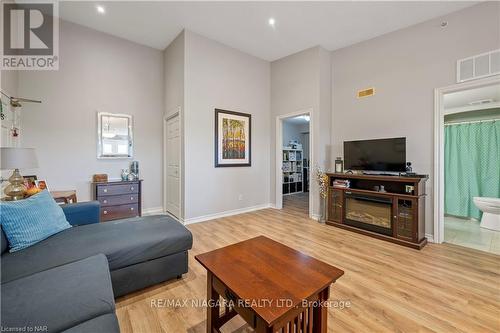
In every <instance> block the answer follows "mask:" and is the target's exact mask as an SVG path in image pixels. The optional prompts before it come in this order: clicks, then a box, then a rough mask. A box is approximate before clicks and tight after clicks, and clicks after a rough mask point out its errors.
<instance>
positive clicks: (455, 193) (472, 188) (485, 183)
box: [444, 121, 500, 219]
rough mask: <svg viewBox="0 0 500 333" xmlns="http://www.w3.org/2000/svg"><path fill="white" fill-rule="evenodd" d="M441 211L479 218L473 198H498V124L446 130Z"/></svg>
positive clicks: (467, 125) (499, 158)
mask: <svg viewBox="0 0 500 333" xmlns="http://www.w3.org/2000/svg"><path fill="white" fill-rule="evenodd" d="M444 134H445V142H444V143H445V147H444V181H445V194H444V211H445V214H450V215H455V216H462V217H466V218H471V217H472V218H475V219H480V218H481V211H480V210H478V209H477V208H476V206H475V205H474V202H473V201H472V198H473V197H494V198H499V197H500V121H484V122H478V123H469V124H456V125H447V126H445V131H444Z"/></svg>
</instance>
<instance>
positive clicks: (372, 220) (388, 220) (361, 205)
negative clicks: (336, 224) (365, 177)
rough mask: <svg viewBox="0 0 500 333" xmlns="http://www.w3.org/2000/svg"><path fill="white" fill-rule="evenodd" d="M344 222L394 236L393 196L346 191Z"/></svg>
mask: <svg viewBox="0 0 500 333" xmlns="http://www.w3.org/2000/svg"><path fill="white" fill-rule="evenodd" d="M344 223H345V224H347V225H351V226H353V227H357V228H362V229H365V230H369V231H373V232H377V233H380V234H384V235H389V236H392V198H390V197H388V198H384V197H381V196H373V195H369V194H358V193H352V192H349V191H346V192H345V219H344Z"/></svg>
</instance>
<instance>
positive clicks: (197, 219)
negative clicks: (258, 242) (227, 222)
mask: <svg viewBox="0 0 500 333" xmlns="http://www.w3.org/2000/svg"><path fill="white" fill-rule="evenodd" d="M266 208H271V204H269V203H267V204H262V205H257V206H252V207H245V208H238V209H233V210H228V211H225V212H221V213H215V214H208V215H204V216H198V217H192V218H189V219H184V224H192V223H199V222H204V221H209V220H214V219H219V218H221V217H227V216H232V215H238V214H243V213H249V212H253V211H256V210H261V209H266Z"/></svg>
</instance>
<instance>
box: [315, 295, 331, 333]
mask: <svg viewBox="0 0 500 333" xmlns="http://www.w3.org/2000/svg"><path fill="white" fill-rule="evenodd" d="M318 296H319V301H320V302H326V301H328V297H329V296H330V287H326V288H325V289H323V290H322V291H320V292H319V295H318ZM327 319H328V308H327V307H326V306H319V307H315V308H314V310H313V332H314V333H326V331H327Z"/></svg>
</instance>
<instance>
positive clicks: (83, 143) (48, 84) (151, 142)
mask: <svg viewBox="0 0 500 333" xmlns="http://www.w3.org/2000/svg"><path fill="white" fill-rule="evenodd" d="M59 45H60V69H59V70H58V71H22V72H20V74H19V94H20V95H22V96H26V97H29V98H36V99H41V100H42V101H43V103H42V104H40V105H39V104H28V103H26V104H25V106H24V109H23V118H22V126H23V130H24V131H23V137H22V144H23V146H26V147H35V148H36V150H37V155H38V161H39V168H38V169H37V170H34V172H35V173H36V174H37V175H38V177H39V178H44V179H46V180H47V182H48V185H49V188H51V189H54V190H65V189H76V190H77V196H78V200H80V201H84V200H89V199H91V193H90V181H91V177H92V175H93V174H95V173H107V174H108V175H109V176H110V177H111V178H115V177H119V176H120V169H122V168H128V166H129V163H130V160H98V159H97V158H96V142H97V133H96V127H97V125H96V123H97V116H96V113H97V111H104V112H113V113H127V114H131V115H133V116H134V142H135V147H134V155H135V156H134V159H135V160H137V161H139V163H140V170H141V177H142V178H143V179H144V183H143V208H144V209H152V208H158V207H161V206H162V195H161V193H162V190H161V182H162V181H161V180H162V162H161V156H162V155H161V154H162V149H161V147H162V141H161V138H162V122H161V119H162V114H163V110H164V99H163V98H164V95H163V59H162V52H161V51H158V50H155V49H152V48H149V47H145V46H140V45H138V44H135V43H132V42H129V41H126V40H123V39H120V38H117V37H113V36H110V35H107V34H104V33H101V32H97V31H95V30H92V29H88V28H85V27H82V26H79V25H75V24H72V23H68V22H61V25H60V43H59Z"/></svg>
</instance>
